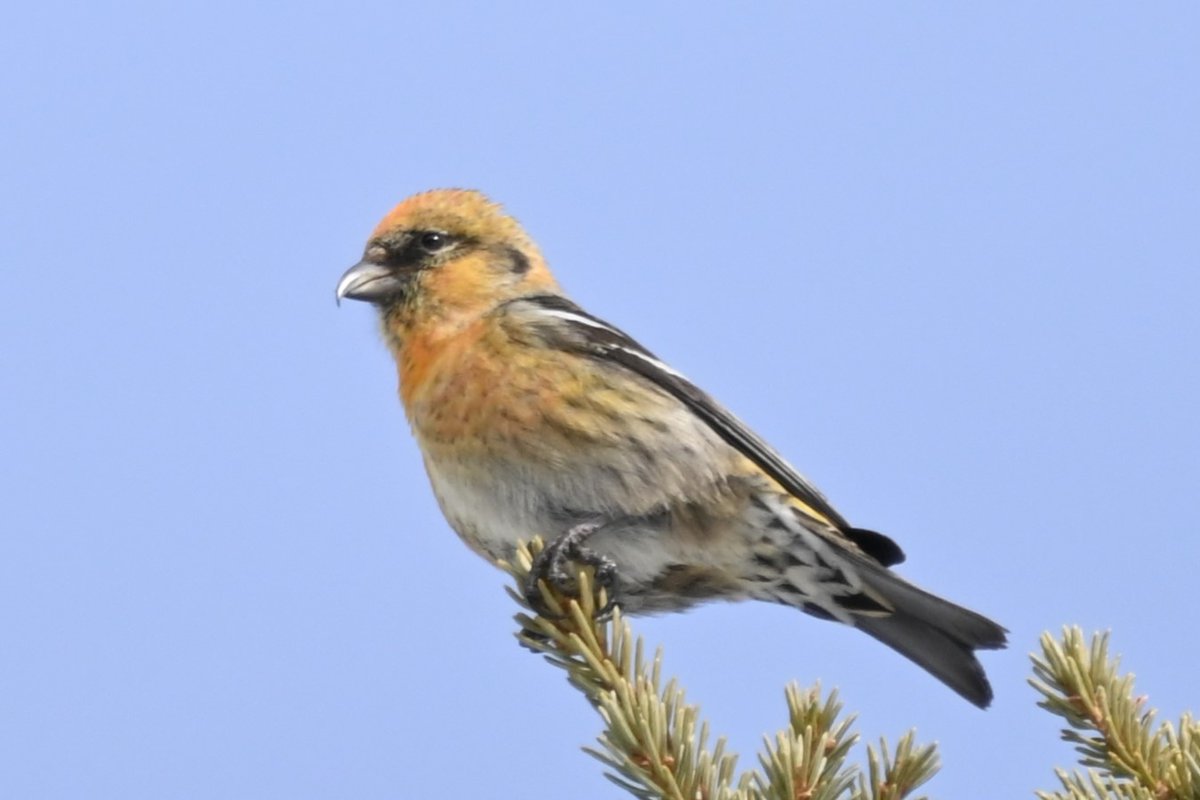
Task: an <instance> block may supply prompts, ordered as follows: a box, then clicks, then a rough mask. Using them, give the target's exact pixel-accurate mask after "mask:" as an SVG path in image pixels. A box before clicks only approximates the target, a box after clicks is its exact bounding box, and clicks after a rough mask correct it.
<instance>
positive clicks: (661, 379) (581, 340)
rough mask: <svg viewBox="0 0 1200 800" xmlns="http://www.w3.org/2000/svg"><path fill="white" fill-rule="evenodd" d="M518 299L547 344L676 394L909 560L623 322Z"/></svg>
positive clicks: (551, 299) (802, 497) (848, 531)
mask: <svg viewBox="0 0 1200 800" xmlns="http://www.w3.org/2000/svg"><path fill="white" fill-rule="evenodd" d="M512 303H520V304H521V305H522V306H523V307H524V309H525V310H528V311H532V312H533V313H534V314H535V315H536V316H541V317H543V318H544V319H545V321H546V324H545V325H544V326H542V328H543V329H542V331H541V333H542V335H543V337H544V339H545V341H546V343H547V344H549V345H551V346H554V347H558V348H560V349H563V350H567V351H570V352H574V353H579V354H581V355H586V356H588V357H590V358H596V359H599V360H601V361H604V362H607V363H610V364H616V365H619V366H620V367H622V368H624V369H627V370H629V371H630V372H633V373H636V374H637V375H640V376H641V377H642V378H644V379H646V380H648V381H650V382H651V383H652V384H654V385H655V386H657V387H658V388H660V389H662V390H663V391H665V392H667V393H668V394H670V395H671V396H673V397H675V398H676V399H677V400H679V401H680V402H682V403H683V404H684V405H686V406H687V407H688V408H689V409H691V411H692V412H693V413H694V414H696V416H698V417H699V418H700V419H702V420H704V422H705V423H706V424H707V425H708V426H709V427H710V428H712V430H713V431H714V432H715V433H716V434H717V435H718V436H720V437H721V439H723V440H724V441H725V442H726V443H727V444H729V445H730V446H731V447H733V448H734V449H736V450H737V451H738V452H740V453H741V454H742V455H744V456H746V457H747V458H748V459H750V460H751V461H752V462H754V463H755V464H756V465H757V466H758V467H759V468H760V469H761V470H762V471H763V472H765V473H766V474H767V475H769V476H770V477H771V478H772V479H773V480H775V482H776V483H778V484H779V485H780V486H782V487H783V488H784V489H785V490H786V491H787V492H788V493H789V494H790V495H791V496H792V497H793V498H794V499H796V500H797V501H799V502H800V503H801V504H803V506H805V507H806V508H807V509H809V510H810V511H811V512H812V513H811V516H813V517H815V518H816V519H818V520H824V521H825V522H827V523H828V524H829V525H830V526H831V527H833V528H834V529H836V530H837V531H838V532H839V533H841V534H842V535H844V536H845V537H846V538H847V539H849V540H850V541H851V542H853V543H854V544H856V545H858V547H859V548H861V549H862V551H863V552H865V553H867V555H870V556H871V557H873V558H875V559H876V560H877V561H879V562H880V563H882V564H883V565H884V566H891V565H892V564H897V563H899V562H900V561H903V560H904V553H903V551H901V550H900V548H899V546H898V545H896V543H895V542H893V541H892V540H891V539H889V538H888V537H886V536H884V535H883V534H879V533H875V532H874V531H868V530H864V529H861V528H853V527H851V526H850V524H849V523H848V522H847V521H846V519H845V518H844V517H842V515H841V514H839V513H838V512H837V511H836V510H835V509H834V508H833V506H832V505H830V503H829V501H828V500H826V499H825V497H824V495H822V494H821V493H820V491H818V490H817V488H816V487H815V486H813V485H812V484H811V483H810V482H809V481H808V480H807V479H806V478H805V477H804V476H803V475H801V474H800V473H799V472H798V471H797V470H796V468H795V467H793V466H792V465H791V464H789V463H788V462H787V461H786V460H784V458H783V456H781V455H780V454H779V453H778V452H777V451H776V450H775V449H774V448H773V447H771V446H770V445H769V444H767V443H766V442H765V441H764V440H763V439H762V437H760V436H759V435H758V434H756V433H755V432H754V431H752V430H750V428H749V427H747V426H746V424H745V423H744V422H742V421H741V420H740V419H738V418H737V417H736V416H734V415H733V414H732V413H731V412H730V411H729V410H728V409H726V408H725V407H724V406H722V405H721V404H720V403H718V402H717V401H716V400H714V399H713V398H712V397H710V396H709V395H708V394H707V393H706V392H704V391H703V390H702V389H700V388H699V387H697V386H696V385H695V384H694V383H692V382H691V381H689V380H688V379H687V378H685V377H684V376H683V375H681V374H680V373H678V372H676V371H675V370H673V369H671V368H670V367H669V366H667V365H666V364H664V363H663V362H662V361H661V360H659V359H658V358H657V357H656V356H655V355H654V354H653V353H651V352H650V351H649V350H647V349H646V348H645V347H642V346H641V345H640V344H638V343H637V341H635V340H634V339H633V337H631V336H629V335H628V334H627V333H625V332H624V331H622V330H621V329H620V328H617V327H615V326H613V325H610V324H609V323H607V322H605V321H604V320H601V319H598V318H597V317H594V316H592V315H591V314H589V313H588V312H586V311H584V310H583V309H582V308H580V307H579V306H577V305H576V304H575V303H573V302H571V301H570V300H567V299H566V298H565V297H562V296H560V295H536V296H532V297H524V298H521V299H519V300H515V301H512Z"/></svg>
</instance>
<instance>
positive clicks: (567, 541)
mask: <svg viewBox="0 0 1200 800" xmlns="http://www.w3.org/2000/svg"><path fill="white" fill-rule="evenodd" d="M599 529H600V525H599V524H597V523H594V522H585V523H582V524H580V525H576V526H575V527H573V528H571V529H570V530H568V531H566V532H565V533H563V534H562V535H560V536H558V537H557V538H556V539H554V540H552V541H550V542H549V543H547V544H546V546H545V547H543V548H542V549H541V551H540V552H539V553H538V554H537V555H536V556H534V559H533V564H531V565H530V567H529V574H528V575H527V576H525V582H524V585H523V586H522V592H523V594H524V595H525V602H527V603H529V605H530V606H531V607H532V608H533V610H534V611H536V612H537V613H538V614H541V615H542V616H544V617H555V616H560V615H557V614H554V613H553V612H552V611H551V610H550V609H549V608H547V607H546V602H545V601H544V600H543V599H542V592H541V587H540V586H539V583H540V582H541V581H545V582H546V585H547V586H549V587H550V589H552V590H553V591H555V592H558V593H559V594H567V595H573V594H576V593H577V592H578V590H579V585H578V582H577V581H576V579H575V574H574V573H573V572H572V571H571V570H570V569H569V564H570V563H571V562H574V563H576V564H581V565H583V566H585V567H591V568H592V571H593V573H594V574H595V581H596V586H598V587H603V588H604V589H605V590H606V591H605V594H606V595H607V597H608V602H606V603H605V604H604V607H603V608H601V609H599V610H598V611H597V612H596V616H597V617H604V616H607V615H608V614H609V613H611V612H612V610H613V608H615V607H616V601H615V600H614V599H613V591H612V589H613V587H614V586H615V585H616V581H617V564H616V562H615V561H613V560H612V559H611V558H609V557H608V556H606V555H602V554H601V553H597V552H596V551H595V550H592V549H591V548H589V547H585V546H584V544H583V543H584V542H586V541H587V540H588V539H589V538H590V537H591V536H592V535H593V534H594V533H595V532H596V531H598V530H599Z"/></svg>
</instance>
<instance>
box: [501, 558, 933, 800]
mask: <svg viewBox="0 0 1200 800" xmlns="http://www.w3.org/2000/svg"><path fill="white" fill-rule="evenodd" d="M541 549H542V543H541V541H540V540H538V539H534V540H533V541H532V542H530V543H529V544H528V545H521V546H519V547H518V548H517V551H516V554H515V557H514V558H513V560H512V561H511V562H508V563H506V564H504V565H503V566H504V567H505V569H506V570H507V571H508V572H509V574H510V575H512V577H513V579H514V582H515V585H516V586H517V587H521V586H524V585H525V581H526V578H527V576H528V575H529V571H530V568H531V565H532V563H533V559H534V557H535V556H536V555H537V554H538V553H539V552H540V551H541ZM593 578H594V576H593V575H592V573H591V570H590V569H587V568H585V569H582V570H580V572H579V573H578V576H577V586H576V590H577V591H576V593H575V594H574V595H572V596H565V595H562V594H560V593H558V592H557V591H555V589H553V588H552V587H549V586H547V585H546V584H545V582H541V583H539V591H540V594H541V605H542V606H543V607H544V609H545V613H544V614H539V613H537V612H536V611H535V610H534V609H533V608H531V607H530V606H529V604H528V603H527V602H526V601H525V598H524V597H523V596H522V594H521V593H520V591H518V590H514V589H513V588H509V589H508V592H509V594H510V596H512V598H513V599H514V600H515V601H516V602H517V603H518V604H520V605H521V606H522V608H523V609H524V611H522V612H520V613H518V614H517V615H516V621H517V623H518V624H519V625H520V630H519V631H518V633H517V638H518V640H519V641H520V642H521V644H522V645H524V646H525V647H527V648H529V649H531V650H533V651H535V652H537V653H541V654H543V655H544V656H545V657H546V659H547V660H548V661H549V662H550V663H552V664H554V665H555V666H557V667H559V668H561V669H563V670H564V671H565V672H566V673H567V679H568V681H569V682H570V684H571V685H572V686H574V687H575V688H577V689H578V690H579V691H581V692H582V693H583V694H584V695H585V696H586V697H587V698H588V700H589V701H590V702H591V703H592V705H593V706H594V707H595V708H596V710H597V712H598V713H599V714H600V717H601V718H602V719H603V720H604V731H603V732H602V733H601V734H600V736H599V737H598V741H599V747H598V748H585V750H586V752H588V753H589V754H591V755H592V756H594V757H595V758H597V759H599V760H600V761H601V762H602V763H603V764H604V765H605V766H606V767H607V768H608V770H607V772H606V773H605V774H606V777H608V778H609V779H610V780H611V781H613V783H615V784H616V785H618V786H620V787H621V788H623V789H625V790H626V791H627V792H629V793H630V794H631V795H633V796H634V797H638V798H645V799H646V800H659V799H660V798H661V800H902V798H907V797H909V795H910V793H911V792H912V791H913V790H914V789H916V788H917V787H918V786H919V785H921V784H922V783H924V782H925V781H927V780H928V779H929V778H930V777H932V776H933V774H934V773H935V772H936V771H937V770H938V760H937V754H936V752H935V748H934V746H933V745H926V746H923V747H918V746H916V745H915V744H914V743H913V734H912V733H911V732H910V733H908V734H906V735H905V736H904V737H903V738H902V739H901V740H900V742H899V744H898V745H897V747H896V749H895V754H894V755H889V752H888V747H887V744H886V743H885V742H882V741H881V743H880V752H879V753H877V752H876V751H875V749H874V748H868V762H869V769H868V773H867V774H866V775H864V774H862V771H861V770H860V769H859V768H858V767H857V766H855V765H852V764H851V765H848V764H847V763H846V759H847V756H848V754H849V751H850V750H851V748H852V747H853V746H854V744H855V743H856V742H857V741H858V736H857V734H855V733H853V731H852V729H851V726H852V724H853V721H854V720H853V717H848V718H845V719H841V720H839V716H840V714H841V710H842V706H841V703H840V702H839V701H838V699H837V692H836V691H834V692H831V693H830V694H829V697H828V699H826V700H825V701H824V702H822V699H821V692H820V689H819V687H817V688H813V689H809V690H801V689H800V688H799V687H797V686H795V685H789V686H788V687H787V689H786V692H785V695H786V699H787V705H788V712H789V724H788V728H787V729H786V730H784V731H780V732H779V733H777V734H776V735H775V737H774V738H773V739H770V738H768V739H767V740H766V747H765V750H764V752H763V753H762V755H760V756H759V762H760V764H761V765H762V771H761V772H760V771H758V770H750V771H747V772H745V773H743V774H742V775H740V776H738V775H736V770H737V756H736V755H734V754H733V753H730V752H728V750H727V748H726V741H725V739H724V738H718V739H717V740H716V742H715V743H714V744H713V746H712V747H711V749H710V748H709V745H708V742H709V738H710V731H709V726H708V723H707V722H704V721H703V720H702V719H701V717H700V710H699V707H698V706H695V705H692V704H689V703H688V702H687V701H686V697H685V693H684V690H683V688H682V687H681V686H679V684H678V683H677V682H676V681H675V680H674V679H670V680H667V681H666V682H665V683H664V681H663V671H662V661H663V654H662V650H661V649H659V650H657V651H656V652H655V654H654V656H653V658H650V659H648V658H647V657H646V650H645V646H644V643H643V641H642V639H641V638H640V637H636V638H635V637H634V635H633V632H632V630H631V629H630V627H629V624H628V623H627V622H626V621H625V619H624V617H623V616H622V614H621V611H620V608H619V607H617V608H616V609H614V611H613V612H612V615H611V616H610V617H608V618H598V617H597V612H598V610H600V609H604V608H606V604H607V602H608V598H607V596H606V593H605V591H604V589H603V588H600V587H597V586H596V585H595V582H594V580H593Z"/></svg>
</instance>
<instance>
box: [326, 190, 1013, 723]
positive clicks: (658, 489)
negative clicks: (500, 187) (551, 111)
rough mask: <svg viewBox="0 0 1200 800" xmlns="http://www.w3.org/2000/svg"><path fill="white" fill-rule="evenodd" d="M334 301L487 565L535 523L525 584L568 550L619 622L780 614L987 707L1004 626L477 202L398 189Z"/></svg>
mask: <svg viewBox="0 0 1200 800" xmlns="http://www.w3.org/2000/svg"><path fill="white" fill-rule="evenodd" d="M336 297H337V301H338V303H339V304H340V302H341V301H342V300H344V299H351V300H359V301H365V302H367V303H370V304H372V305H374V306H375V308H376V309H377V311H378V316H379V320H380V325H381V329H382V334H383V339H384V341H385V343H386V345H387V347H388V349H389V350H390V352H391V354H392V356H393V357H394V360H395V364H396V369H397V375H398V383H399V395H400V400H401V403H402V405H403V407H404V411H405V414H406V416H407V418H408V422H409V425H410V427H411V430H412V433H413V436H414V437H415V439H416V442H417V444H418V446H419V449H420V452H421V456H422V458H423V461H424V465H425V469H426V472H427V473H428V477H429V481H430V484H431V486H432V489H433V493H434V495H435V497H436V499H437V502H438V504H439V506H440V508H441V510H442V513H443V514H444V516H445V517H446V520H447V521H448V523H449V525H450V527H452V528H453V529H454V530H455V532H457V534H458V535H459V537H461V539H462V540H463V541H464V542H465V543H466V544H467V545H468V547H470V548H471V549H472V550H474V551H475V552H476V553H478V554H480V555H481V556H483V557H484V558H486V559H488V560H489V561H491V562H493V563H494V564H499V563H500V562H503V561H507V560H511V559H512V557H513V556H514V554H515V552H516V548H517V546H518V544H519V543H520V542H522V541H527V540H529V539H531V538H533V537H534V536H535V535H536V536H541V537H542V538H543V539H544V540H545V541H547V542H548V544H547V546H546V547H545V549H543V550H542V551H541V553H540V554H539V556H538V558H537V559H536V560H535V563H534V570H533V573H532V578H533V579H534V580H535V581H536V579H545V580H547V581H548V582H550V583H552V584H554V585H556V586H559V587H562V586H565V585H566V584H568V583H569V582H570V573H569V570H568V568H567V567H568V565H569V564H570V563H571V562H576V563H579V564H584V565H590V566H592V567H594V568H595V574H596V580H597V582H598V583H601V584H603V585H605V586H606V587H608V589H609V591H610V593H611V594H610V596H611V597H613V602H615V603H616V604H617V605H619V606H620V608H621V611H622V613H623V614H651V613H659V612H674V611H683V610H686V609H689V608H691V607H693V606H696V605H698V604H700V603H703V602H706V601H712V600H727V601H741V600H759V601H765V602H769V603H778V604H783V605H786V606H792V607H795V608H797V609H800V610H801V611H804V612H806V613H807V614H809V615H812V616H814V617H817V618H820V619H824V620H829V621H834V622H839V623H843V624H845V625H849V626H852V627H854V628H857V629H858V630H861V631H863V632H864V633H866V634H868V635H869V636H872V637H874V638H875V639H877V640H879V641H880V642H882V643H883V644H885V645H887V646H889V647H891V648H893V649H894V650H896V651H898V652H899V653H900V654H902V655H903V656H906V657H907V658H908V659H910V660H912V661H913V662H915V663H916V664H917V665H919V666H921V667H923V668H924V669H925V670H927V671H928V672H929V673H931V674H932V675H933V676H934V677H936V678H937V679H939V680H940V681H942V682H943V683H944V684H945V685H947V686H948V687H949V688H950V689H952V690H954V691H955V692H957V693H958V694H959V695H961V696H962V697H963V698H965V699H966V700H968V701H969V702H971V703H973V704H974V705H976V706H978V707H980V708H986V707H987V706H988V705H989V704H990V702H991V701H992V699H993V691H992V688H991V685H990V684H989V682H988V679H987V676H986V674H985V672H984V669H983V666H982V665H981V664H980V662H979V660H978V658H977V657H976V653H975V651H976V650H980V649H998V648H1003V647H1004V646H1005V645H1006V633H1007V631H1006V630H1005V629H1004V628H1003V627H1001V626H1000V625H998V624H997V623H995V622H993V621H992V620H990V619H988V618H987V617H985V616H983V615H982V614H979V613H976V612H974V611H971V610H968V609H966V608H964V607H962V606H959V605H956V604H954V603H951V602H949V601H947V600H944V599H942V598H940V597H938V596H936V595H934V594H931V593H930V592H927V591H925V590H924V589H921V588H919V587H917V586H916V585H914V584H913V583H910V582H909V581H907V580H906V579H904V578H903V577H901V576H900V575H899V574H898V573H896V572H895V571H893V569H892V567H894V566H896V565H897V564H899V563H901V562H902V561H903V560H904V558H905V555H904V552H903V551H902V550H901V548H900V546H899V545H897V544H896V543H895V542H894V541H893V540H892V539H890V538H889V537H887V536H885V535H883V534H880V533H877V532H874V531H871V530H867V529H864V528H856V527H854V526H852V525H851V524H850V523H849V522H848V521H847V520H846V518H845V517H843V516H842V515H841V514H840V513H838V511H836V510H835V509H834V508H833V506H832V505H831V504H830V502H829V501H828V500H826V498H825V496H824V495H823V494H821V492H820V491H819V490H818V489H817V488H816V487H815V486H814V485H813V484H812V483H810V482H809V481H808V480H807V479H806V478H804V477H803V476H802V475H801V474H800V473H799V472H798V471H797V470H796V469H795V468H794V467H793V466H792V465H791V464H789V463H788V462H787V461H786V460H785V459H784V458H783V456H781V455H780V454H779V453H778V452H777V451H776V450H775V449H774V448H772V447H771V446H770V445H769V444H768V443H767V442H766V441H764V440H763V439H762V438H761V437H759V436H758V435H757V434H756V433H754V432H753V431H752V430H751V429H750V428H749V427H748V426H747V425H746V424H745V423H743V422H742V421H741V420H740V419H738V418H737V417H736V416H734V414H733V413H731V412H730V411H728V410H726V408H725V407H724V406H722V405H721V404H720V403H718V402H717V401H716V400H715V399H713V398H712V397H711V396H710V395H709V394H707V393H706V392H704V391H703V390H701V389H700V388H698V387H697V386H696V385H695V384H693V383H692V382H691V381H689V380H688V379H687V378H686V377H684V376H683V374H681V373H680V372H678V371H676V370H675V369H673V368H672V367H670V366H669V365H668V364H666V363H665V362H664V361H662V360H661V359H659V358H658V357H657V356H655V355H654V354H653V353H651V352H650V351H649V350H648V349H646V348H645V347H643V346H642V345H641V344H639V343H638V342H637V341H635V340H634V339H633V338H632V337H631V336H629V335H628V334H626V333H625V332H624V331H622V330H621V329H620V328H618V327H616V326H615V325H612V324H610V323H608V322H606V321H604V320H603V319H601V318H600V317H597V316H594V315H592V314H591V313H589V312H588V311H586V310H584V309H583V308H582V307H580V306H579V305H577V304H576V303H575V302H573V301H572V300H571V299H569V298H568V297H567V295H566V294H565V293H564V291H563V290H562V288H561V287H560V286H559V283H558V281H557V279H556V278H555V277H554V275H553V273H552V272H551V271H550V268H549V266H548V265H547V261H546V259H545V257H544V256H543V255H542V252H541V250H540V249H539V248H538V246H537V244H536V243H535V241H534V240H533V239H532V238H531V237H530V236H529V234H528V233H526V231H525V229H524V228H523V227H522V226H521V224H520V223H519V222H518V221H517V220H516V219H515V218H514V217H513V216H512V215H510V214H509V213H507V212H506V211H505V209H504V208H503V207H502V206H501V205H499V204H498V203H495V202H493V201H492V200H490V199H489V198H488V197H487V196H486V195H484V194H482V193H481V192H479V191H475V190H472V189H435V190H431V191H426V192H422V193H419V194H415V195H412V196H410V197H408V198H407V199H405V200H403V201H402V202H401V203H400V204H399V205H397V206H395V208H393V209H392V210H391V211H390V212H389V213H388V214H387V215H386V216H385V217H384V218H383V220H382V221H381V222H380V223H379V224H378V225H377V226H376V228H375V229H374V231H373V232H372V233H371V235H370V237H369V239H368V241H367V244H366V248H365V250H364V252H363V256H362V258H361V260H359V261H358V263H356V264H355V265H354V266H352V267H351V268H350V269H349V270H347V271H346V272H345V273H344V274H343V275H342V276H341V279H340V280H339V281H338V284H337V289H336ZM751 346H753V347H761V346H763V345H761V344H760V345H751ZM526 593H527V595H529V596H530V597H531V599H532V598H533V594H534V592H533V584H530V585H528V586H527V587H526Z"/></svg>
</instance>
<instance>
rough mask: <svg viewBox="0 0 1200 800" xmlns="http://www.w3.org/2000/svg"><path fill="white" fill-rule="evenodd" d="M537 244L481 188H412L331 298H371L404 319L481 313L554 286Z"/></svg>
mask: <svg viewBox="0 0 1200 800" xmlns="http://www.w3.org/2000/svg"><path fill="white" fill-rule="evenodd" d="M557 289H558V287H557V284H556V283H555V280H554V278H553V276H552V275H551V274H550V271H549V269H548V268H547V267H546V263H545V260H544V259H543V258H542V254H541V252H540V251H539V250H538V248H537V245H535V244H534V243H533V240H532V239H530V238H529V236H528V235H527V234H526V233H525V231H524V230H523V229H522V228H521V226H520V224H519V223H518V222H517V221H516V220H515V219H513V218H512V217H511V216H509V215H508V214H506V213H505V212H504V210H503V209H502V208H501V207H500V205H499V204H497V203H493V202H492V201H491V200H489V199H488V198H487V197H485V196H484V195H483V194H481V193H480V192H476V191H472V190H467V189H436V190H433V191H429V192H423V193H421V194H417V195H413V196H412V197H409V198H408V199H406V200H404V201H403V202H402V203H400V205H398V206H396V207H395V208H394V209H392V211H391V212H390V213H389V214H388V215H387V216H386V217H384V218H383V220H382V221H381V222H380V223H379V225H378V226H376V228H375V230H374V232H373V233H372V234H371V237H370V239H368V240H367V246H366V250H365V251H364V253H363V257H362V260H361V261H359V262H358V263H357V264H355V265H354V266H353V267H351V268H350V269H349V270H347V271H346V273H345V274H344V275H342V278H341V280H340V281H338V285H337V299H338V301H339V302H340V301H341V299H342V298H349V299H351V300H363V301H366V302H369V303H373V304H374V305H376V306H377V307H379V309H380V310H381V311H382V312H383V314H384V317H385V319H388V320H394V321H396V322H400V323H403V322H405V321H406V319H408V318H411V317H414V316H417V315H425V314H435V315H443V316H446V315H454V316H461V315H464V314H465V315H472V314H482V313H486V312H487V311H489V310H490V309H492V308H495V307H496V306H497V305H499V304H500V303H503V302H504V301H506V300H509V299H512V298H514V297H520V296H524V295H528V294H534V293H538V292H556V291H557Z"/></svg>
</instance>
